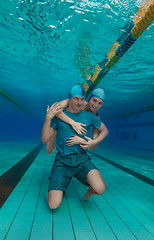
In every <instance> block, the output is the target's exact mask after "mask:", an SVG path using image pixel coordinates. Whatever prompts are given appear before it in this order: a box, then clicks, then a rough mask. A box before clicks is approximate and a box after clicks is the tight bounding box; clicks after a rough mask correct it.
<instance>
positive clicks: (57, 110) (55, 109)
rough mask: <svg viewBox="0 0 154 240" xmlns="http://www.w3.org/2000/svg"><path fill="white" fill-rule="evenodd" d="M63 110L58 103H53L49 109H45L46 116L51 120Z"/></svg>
mask: <svg viewBox="0 0 154 240" xmlns="http://www.w3.org/2000/svg"><path fill="white" fill-rule="evenodd" d="M62 110H63V109H62V108H61V106H60V104H59V103H58V102H56V103H54V104H53V105H52V106H51V107H49V105H48V107H47V115H48V116H50V117H51V118H53V117H54V116H55V115H56V114H58V113H60V112H61V111H62Z"/></svg>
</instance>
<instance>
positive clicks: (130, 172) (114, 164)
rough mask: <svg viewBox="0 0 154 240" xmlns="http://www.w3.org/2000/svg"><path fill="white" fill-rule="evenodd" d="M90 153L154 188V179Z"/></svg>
mask: <svg viewBox="0 0 154 240" xmlns="http://www.w3.org/2000/svg"><path fill="white" fill-rule="evenodd" d="M90 153H92V154H93V155H94V156H96V157H98V158H100V159H102V160H103V161H105V162H107V163H109V164H111V165H113V166H114V167H116V168H119V169H120V170H122V171H124V172H126V173H128V174H130V175H132V176H134V177H136V178H138V179H140V180H141V181H143V182H145V183H147V184H149V185H151V186H154V180H153V179H151V178H148V177H146V176H144V175H142V174H140V173H137V172H135V171H133V170H131V169H130V168H127V167H124V166H122V165H120V164H118V163H115V162H113V161H111V160H109V159H107V158H104V157H102V156H100V155H98V154H96V153H93V152H90Z"/></svg>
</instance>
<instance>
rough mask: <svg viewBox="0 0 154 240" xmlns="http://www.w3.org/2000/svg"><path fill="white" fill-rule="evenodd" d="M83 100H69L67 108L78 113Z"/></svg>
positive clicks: (75, 98)
mask: <svg viewBox="0 0 154 240" xmlns="http://www.w3.org/2000/svg"><path fill="white" fill-rule="evenodd" d="M84 103H85V98H83V97H73V98H71V99H70V100H69V106H70V107H71V108H72V109H73V110H74V111H76V112H80V111H81V110H82V108H83V106H84Z"/></svg>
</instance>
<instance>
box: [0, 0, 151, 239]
mask: <svg viewBox="0 0 154 240" xmlns="http://www.w3.org/2000/svg"><path fill="white" fill-rule="evenodd" d="M148 4H149V6H150V4H153V1H152V0H147V1H145V3H144V4H143V3H142V1H141V0H131V1H128V0H127V1H126V0H121V1H117V0H105V1H96V0H93V1H88V0H82V1H73V0H61V1H58V0H52V1H51V0H42V1H39V0H1V1H0V60H1V61H0V66H1V70H0V149H1V150H0V193H1V194H0V197H1V199H0V204H1V209H0V214H1V216H0V240H4V239H7V240H8V239H11V240H12V239H16V240H17V239H18V237H19V238H20V239H21V238H22V239H23V240H24V239H25V240H27V239H31V240H32V239H34V240H36V239H40V240H43V239H46V240H50V239H54V240H58V239H61V237H62V236H63V239H67V240H68V239H71V240H73V239H77V240H78V239H79V240H86V239H88V240H89V239H98V240H102V239H105V240H112V239H118V240H123V239H129V240H130V239H138V240H148V239H149V240H150V239H154V237H153V225H152V224H153V205H152V204H153V203H152V199H153V169H154V168H153V160H154V151H153V149H154V139H153V134H154V84H153V83H154V67H153V66H154V57H153V56H154V47H153V38H154V24H153V23H151V24H150V25H149V27H148V28H147V29H146V30H145V31H144V32H143V34H142V35H141V36H140V37H139V38H138V39H137V40H136V41H135V42H134V44H133V45H132V46H131V47H130V49H128V51H126V53H125V54H124V55H123V56H122V57H121V58H120V59H119V61H118V62H117V63H116V64H115V65H114V66H113V67H111V68H109V71H108V70H107V69H106V63H107V61H109V60H110V59H112V56H113V54H114V53H115V48H116V47H118V44H119V45H122V43H123V42H124V39H125V38H126V37H127V36H128V34H129V33H130V30H131V29H132V27H133V26H134V24H135V21H136V19H137V13H138V11H139V9H140V8H141V6H143V12H144V11H145V10H144V6H148ZM139 15H140V14H139ZM141 15H142V13H141ZM100 68H101V69H102V70H101V71H102V72H101V73H102V75H101V80H100V81H99V83H98V85H97V86H98V87H100V88H103V89H104V91H105V96H106V98H105V102H104V103H103V107H102V108H101V109H100V110H99V116H100V118H101V119H102V121H103V122H104V123H105V124H106V126H107V128H108V130H109V135H108V137H107V138H106V139H105V140H104V142H103V143H102V144H100V145H99V148H98V150H97V151H95V152H94V155H93V159H94V161H95V162H96V164H97V167H98V168H99V169H100V171H101V173H102V175H103V177H104V178H105V181H106V183H107V188H108V189H107V192H106V193H105V194H104V195H103V197H100V196H94V197H93V198H92V199H91V200H90V201H89V202H88V203H85V202H84V201H83V197H82V196H83V194H84V192H85V187H83V186H82V185H81V184H79V183H78V182H77V181H76V180H73V181H72V182H71V184H70V186H69V189H68V192H67V193H66V196H65V197H64V200H63V203H62V206H61V208H60V209H58V210H57V211H55V212H52V213H51V212H50V210H49V209H48V207H47V204H46V193H47V185H48V175H49V171H50V168H51V166H52V163H53V159H54V155H55V152H54V153H53V154H52V155H47V154H46V150H45V148H46V147H44V148H43V149H42V147H40V145H39V144H40V142H41V128H42V125H43V121H44V118H45V114H46V108H47V105H48V104H49V105H52V104H53V103H54V102H55V101H61V100H63V99H66V98H67V95H68V91H69V89H70V87H72V86H73V85H76V84H78V83H79V84H82V85H83V84H84V83H85V82H86V83H88V84H89V83H92V82H90V80H91V79H97V77H96V78H95V77H94V78H93V76H95V74H97V73H98V72H99V71H100ZM141 190H142V191H141ZM128 193H129V195H127V194H128Z"/></svg>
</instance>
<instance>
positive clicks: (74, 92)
mask: <svg viewBox="0 0 154 240" xmlns="http://www.w3.org/2000/svg"><path fill="white" fill-rule="evenodd" d="M73 97H83V98H85V97H86V92H85V90H84V88H83V87H81V86H80V85H76V86H74V87H72V88H71V89H70V91H69V94H68V98H69V99H71V98H73Z"/></svg>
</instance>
